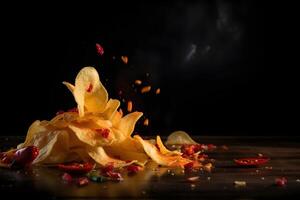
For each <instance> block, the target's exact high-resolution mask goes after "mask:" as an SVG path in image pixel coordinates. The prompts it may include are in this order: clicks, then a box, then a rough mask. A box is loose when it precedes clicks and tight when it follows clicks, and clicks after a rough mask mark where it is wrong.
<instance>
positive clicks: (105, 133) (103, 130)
mask: <svg viewBox="0 0 300 200" xmlns="http://www.w3.org/2000/svg"><path fill="white" fill-rule="evenodd" d="M95 131H96V132H97V133H98V134H100V135H101V136H102V137H104V138H108V136H109V129H107V128H98V129H95Z"/></svg>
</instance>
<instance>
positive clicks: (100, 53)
mask: <svg viewBox="0 0 300 200" xmlns="http://www.w3.org/2000/svg"><path fill="white" fill-rule="evenodd" d="M96 51H97V53H98V54H99V55H100V56H102V55H103V54H104V49H103V47H102V46H101V45H100V44H98V43H96Z"/></svg>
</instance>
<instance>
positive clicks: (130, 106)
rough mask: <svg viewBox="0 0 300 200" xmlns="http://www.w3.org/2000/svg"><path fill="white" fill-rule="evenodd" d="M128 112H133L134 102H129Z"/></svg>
mask: <svg viewBox="0 0 300 200" xmlns="http://www.w3.org/2000/svg"><path fill="white" fill-rule="evenodd" d="M127 111H128V112H131V111H132V101H128V102H127Z"/></svg>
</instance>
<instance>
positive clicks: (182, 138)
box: [166, 131, 198, 145]
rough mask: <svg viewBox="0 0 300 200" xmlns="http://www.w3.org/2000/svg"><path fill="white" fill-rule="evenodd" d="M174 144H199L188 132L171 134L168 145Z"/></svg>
mask: <svg viewBox="0 0 300 200" xmlns="http://www.w3.org/2000/svg"><path fill="white" fill-rule="evenodd" d="M173 144H198V143H197V142H195V141H194V140H193V139H192V138H191V137H190V136H189V135H188V134H187V133H186V132H184V131H175V132H173V133H171V134H170V135H169V137H168V139H167V141H166V145H173Z"/></svg>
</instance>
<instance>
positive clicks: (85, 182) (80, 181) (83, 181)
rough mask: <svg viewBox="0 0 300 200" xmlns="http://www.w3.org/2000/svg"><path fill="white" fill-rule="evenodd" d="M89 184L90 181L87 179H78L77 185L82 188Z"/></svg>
mask: <svg viewBox="0 0 300 200" xmlns="http://www.w3.org/2000/svg"><path fill="white" fill-rule="evenodd" d="M88 184H89V179H88V178H87V177H81V178H78V179H77V185H78V186H80V187H82V186H86V185H88Z"/></svg>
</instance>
